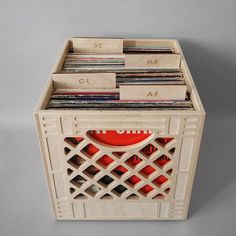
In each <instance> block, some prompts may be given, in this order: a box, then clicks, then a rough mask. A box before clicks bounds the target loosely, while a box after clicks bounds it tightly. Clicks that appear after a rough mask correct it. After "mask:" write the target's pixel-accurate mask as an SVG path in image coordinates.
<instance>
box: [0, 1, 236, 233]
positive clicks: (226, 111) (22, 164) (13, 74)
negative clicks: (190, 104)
mask: <svg viewBox="0 0 236 236" xmlns="http://www.w3.org/2000/svg"><path fill="white" fill-rule="evenodd" d="M235 12H236V1H235V0H225V1H220V0H204V1H203V0H198V1H196V0H178V1H169V0H165V1H163V0H162V1H157V0H156V1H151V0H146V1H144V0H143V1H142V0H140V1H131V0H126V1H118V0H116V1H112V0H110V1H108V0H107V1H105V0H102V1H91V0H87V1H82V0H77V1H70V0H67V1H66V0H63V1H62V0H59V1H49V0H48V1H43V0H41V1H33V0H31V1H26V0H21V1H10V0H8V1H3V0H1V1H0V32H1V37H0V78H1V80H0V81H1V92H0V104H1V114H0V150H1V152H0V153H1V154H0V155H1V156H0V235H1V236H2V235H3V236H5V235H6V236H7V235H24V236H25V235H65V234H70V235H72V234H74V235H91V236H92V235H109V234H114V235H117V236H121V235H131V234H132V235H136V236H143V235H147V234H148V235H162V234H163V233H164V234H165V235H176V236H177V235H182V236H184V235H235V234H236V204H235V203H236V201H235V200H236V171H235V166H236V157H235V148H234V147H233V144H234V143H235V133H236V126H235V121H236V119H235V118H236V114H235V104H234V103H233V100H234V101H235V98H234V97H233V95H234V94H235V86H236V80H235V68H236V67H235V64H236V63H235V62H236V30H235V21H236V14H235ZM71 36H118V37H130V38H134V37H135V38H177V39H179V40H180V43H181V46H182V48H183V50H184V53H185V56H186V58H187V61H188V64H189V67H190V69H191V72H192V74H193V77H194V79H195V82H196V85H197V87H198V89H199V92H200V95H201V97H202V101H203V104H204V106H205V108H206V111H207V121H206V126H205V132H204V137H203V142H202V148H201V152H200V158H199V163H198V168H197V176H196V179H195V184H194V189H193V195H192V199H191V206H190V212H189V217H190V218H189V220H187V221H183V222H182V221H181V222H115V221H114V222H79V221H76V222H57V221H54V220H53V218H52V214H51V207H50V203H49V198H48V194H47V188H46V182H45V178H44V172H43V166H42V163H41V159H40V155H39V148H38V144H37V140H36V135H35V130H34V124H33V117H32V112H33V109H34V107H35V104H36V102H37V100H38V98H39V95H40V93H41V91H42V88H43V85H44V84H45V82H46V79H47V77H48V75H49V72H50V69H51V68H52V65H53V63H54V62H55V59H56V57H57V54H58V51H59V50H60V48H61V47H62V44H63V42H64V40H65V39H66V38H69V37H71Z"/></svg>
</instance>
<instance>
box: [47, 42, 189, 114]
mask: <svg viewBox="0 0 236 236" xmlns="http://www.w3.org/2000/svg"><path fill="white" fill-rule="evenodd" d="M126 54H127V55H128V56H130V55H131V54H134V55H137V54H141V55H142V57H143V56H148V55H152V54H154V55H157V54H174V49H173V48H171V47H160V46H126V45H125V46H124V48H123V53H120V54H119V53H87V54H86V53H84V52H83V53H80V52H79V51H78V50H75V51H74V49H73V48H70V49H69V51H68V53H67V55H66V57H65V61H64V65H63V69H62V73H64V74H67V75H68V76H72V74H73V78H75V77H74V75H76V74H77V75H80V76H81V75H83V76H84V78H83V81H87V79H86V75H88V73H92V74H94V75H96V73H97V74H98V75H99V76H98V77H97V78H95V80H93V81H97V80H99V79H101V76H102V73H113V75H114V76H113V79H115V81H114V87H113V88H106V89H105V88H104V87H103V88H104V89H98V88H97V90H96V88H95V87H93V88H92V89H88V88H86V89H77V90H76V89H74V88H73V87H72V88H71V89H63V88H60V89H56V90H55V91H54V92H53V93H52V95H51V98H50V100H49V103H48V106H47V109H96V110H98V109H109V110H112V109H160V110H192V109H193V106H192V102H191V99H190V95H189V93H188V92H187V86H186V85H185V80H184V78H183V74H182V71H181V69H180V67H179V66H177V67H176V66H173V67H169V68H160V67H158V66H151V67H147V66H146V67H145V66H143V67H142V66H140V65H139V66H137V67H128V66H126ZM144 54H145V55H144ZM174 55H177V54H174ZM174 55H173V56H174ZM128 56H127V57H128ZM163 56H164V57H165V55H163ZM160 57H162V55H161V56H160ZM138 63H139V62H138ZM87 77H88V76H87ZM142 86H143V87H142ZM155 86H156V87H155ZM142 89H143V90H142ZM149 89H150V92H148V91H149ZM155 89H156V90H155ZM129 90H130V91H129ZM157 91H158V92H157ZM159 92H160V94H159ZM144 93H145V94H144ZM148 93H150V94H148ZM165 93H166V94H167V95H166V94H165ZM147 94H148V95H150V96H151V98H150V97H148V95H147ZM144 95H145V96H147V99H146V97H145V96H144ZM157 95H158V96H157Z"/></svg>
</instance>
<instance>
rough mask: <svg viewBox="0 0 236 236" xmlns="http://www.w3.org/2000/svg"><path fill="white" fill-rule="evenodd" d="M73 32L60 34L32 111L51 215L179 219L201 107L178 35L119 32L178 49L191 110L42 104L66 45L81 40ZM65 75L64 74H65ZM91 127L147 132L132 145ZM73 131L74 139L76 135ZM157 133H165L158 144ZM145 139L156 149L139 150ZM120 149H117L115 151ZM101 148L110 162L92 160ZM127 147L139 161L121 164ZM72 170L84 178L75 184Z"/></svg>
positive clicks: (129, 41) (191, 174) (198, 132)
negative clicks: (111, 141)
mask: <svg viewBox="0 0 236 236" xmlns="http://www.w3.org/2000/svg"><path fill="white" fill-rule="evenodd" d="M80 40H81V39H78V38H72V39H70V40H68V41H66V42H65V45H64V47H63V49H62V52H61V53H60V55H59V57H58V59H57V62H56V64H55V66H54V68H53V70H52V73H51V75H50V77H49V80H48V82H47V84H46V86H45V88H44V90H43V93H42V95H41V97H40V100H39V103H38V105H37V108H36V111H35V120H36V126H37V133H38V137H39V142H40V147H41V153H42V159H43V163H44V167H45V173H46V176H47V182H48V188H49V193H50V197H51V202H52V206H53V210H54V214H55V217H56V219H59V220H67V219H68V220H183V219H186V217H187V212H188V206H189V201H190V195H191V190H192V185H193V179H194V174H195V168H196V163H197V158H198V152H199V147H200V141H201V136H202V130H203V124H204V117H205V112H204V108H203V106H202V104H201V101H200V98H199V96H198V93H197V90H196V87H195V85H194V82H193V79H192V77H191V74H190V72H189V69H188V66H187V64H186V61H185V58H184V55H183V53H182V51H181V48H180V46H179V43H178V41H177V40H159V39H158V40H156V39H155V40H154V39H152V40H148V39H127V40H124V45H139V44H147V45H162V46H163V45H164V46H171V47H173V48H174V49H175V53H176V54H178V55H180V56H181V59H180V67H181V69H182V72H183V74H184V79H185V81H186V84H187V88H188V91H189V92H190V95H191V100H192V102H193V106H194V110H190V111H188V110H185V111H184V110H165V111H163V110H113V111H108V110H88V111H86V110H46V109H45V107H46V105H47V103H48V100H49V98H50V95H51V93H52V91H53V89H54V88H55V86H57V82H56V81H58V80H60V79H58V78H60V76H61V70H62V66H63V61H64V58H65V55H66V53H67V51H68V48H69V47H70V46H71V45H73V46H74V47H76V46H77V45H80V43H81V41H80ZM97 43H98V44H96V45H95V46H97V45H98V48H99V39H98V41H97ZM119 47H120V45H119V43H115V46H114V47H112V44H111V45H108V46H107V48H106V50H108V51H109V50H115V51H116V52H117V53H122V52H120V51H119ZM85 48H86V45H85ZM130 60H131V62H129V63H131V64H132V59H130ZM171 63H172V62H171ZM66 76H67V77H66V78H70V74H67V75H66ZM72 77H73V76H72ZM53 78H54V80H53ZM63 78H64V77H63ZM63 83H64V84H65V86H67V85H68V84H67V82H66V80H64V81H62V85H61V84H60V85H59V87H60V86H62V87H63ZM68 83H69V82H68ZM91 130H92V131H94V130H98V131H101V130H102V131H104V130H121V132H122V131H124V130H126V131H127V130H128V131H132V132H139V131H140V130H145V131H147V132H149V131H151V132H152V133H151V135H150V136H148V138H146V139H145V140H144V141H141V142H139V143H137V144H135V145H129V146H125V147H123V146H120V147H119V146H116V147H111V146H109V145H105V144H102V143H99V142H97V141H96V140H94V139H93V138H91V136H90V135H88V132H89V131H91ZM75 137H81V139H77V142H75V139H73V138H75ZM164 138H171V140H170V141H169V142H168V143H167V144H163V140H164ZM78 140H79V141H78ZM81 140H82V141H81ZM87 145H92V146H93V147H96V148H97V152H96V153H95V154H94V155H92V156H90V155H88V153H86V151H84V150H86V148H85V147H87ZM147 145H151V146H152V147H155V150H156V151H155V152H154V153H153V154H152V155H150V156H148V155H146V154H144V153H143V152H142V150H143V149H144V148H145V147H146V146H147ZM96 148H95V149H96ZM121 152H124V154H123V155H121ZM104 155H109V156H110V157H111V158H112V163H110V164H109V165H108V166H103V165H101V164H100V163H99V160H100V158H101V157H103V156H104ZM133 155H138V156H139V157H140V158H141V159H142V162H140V163H139V164H137V165H135V166H132V165H130V164H127V160H128V159H129V158H130V157H132V156H133ZM75 156H76V158H78V157H79V158H82V159H83V160H85V162H84V163H83V164H82V165H80V164H79V163H78V161H75ZM163 156H165V157H167V159H168V162H167V163H165V164H163V165H158V164H156V160H157V159H158V158H163ZM91 166H95V167H97V168H98V169H99V170H100V171H99V172H98V173H97V174H96V175H95V176H91V175H89V174H88V173H87V172H86V170H87V168H91ZM117 166H122V167H123V168H125V169H126V172H125V174H123V175H122V176H117V175H116V174H114V172H113V170H114V168H116V167H117ZM146 166H149V168H151V169H153V170H154V171H153V172H152V173H151V174H150V175H148V176H147V175H144V174H143V173H142V169H143V168H146ZM78 176H79V178H80V179H84V181H83V183H82V184H81V183H79V182H78V181H77V178H78ZM104 176H106V177H107V176H108V179H109V178H110V183H109V184H107V185H105V184H103V183H101V181H100V180H101V179H102V178H103V177H104ZM131 176H136V177H137V178H139V179H140V181H139V182H138V183H137V184H136V185H134V186H132V185H131V184H130V183H129V181H128V180H129V178H130V177H131ZM158 178H164V179H166V181H164V183H163V184H161V185H158V181H155V180H158ZM147 185H148V186H149V187H151V188H153V189H152V191H151V192H149V193H148V194H146V193H145V192H142V191H141V190H140V189H142V187H143V186H147ZM91 186H92V188H93V187H97V188H99V191H98V192H97V193H96V194H93V193H91V191H90V188H91ZM117 186H118V187H120V186H122V188H123V189H124V192H123V193H122V194H120V193H119V194H118V193H117V192H116V188H117Z"/></svg>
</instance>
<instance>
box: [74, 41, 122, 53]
mask: <svg viewBox="0 0 236 236" xmlns="http://www.w3.org/2000/svg"><path fill="white" fill-rule="evenodd" d="M72 43H73V48H74V51H75V52H80V53H123V39H116V38H73V39H72Z"/></svg>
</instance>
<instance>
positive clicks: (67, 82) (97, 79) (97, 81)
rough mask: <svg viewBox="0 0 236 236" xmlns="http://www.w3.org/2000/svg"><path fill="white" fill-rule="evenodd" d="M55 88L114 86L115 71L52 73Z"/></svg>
mask: <svg viewBox="0 0 236 236" xmlns="http://www.w3.org/2000/svg"><path fill="white" fill-rule="evenodd" d="M52 80H53V83H54V87H55V88H56V89H93V88H98V89H99V88H115V87H116V74H115V73H83V74H53V76H52Z"/></svg>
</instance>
